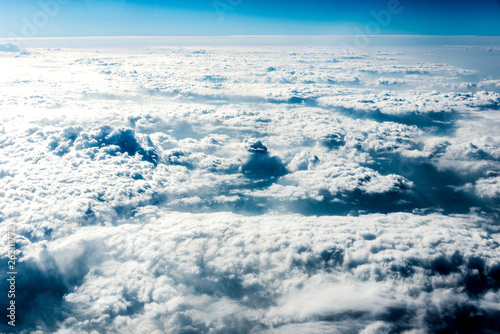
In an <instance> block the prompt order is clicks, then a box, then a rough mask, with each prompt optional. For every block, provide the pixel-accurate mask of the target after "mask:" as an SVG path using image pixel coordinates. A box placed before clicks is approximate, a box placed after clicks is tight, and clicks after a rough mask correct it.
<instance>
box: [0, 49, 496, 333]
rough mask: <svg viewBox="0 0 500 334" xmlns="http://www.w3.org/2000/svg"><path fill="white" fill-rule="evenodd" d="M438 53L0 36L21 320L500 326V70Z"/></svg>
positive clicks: (32, 323)
mask: <svg viewBox="0 0 500 334" xmlns="http://www.w3.org/2000/svg"><path fill="white" fill-rule="evenodd" d="M441 49H442V50H444V51H450V50H452V51H453V52H454V53H455V54H459V55H461V54H462V55H464V57H465V56H466V55H467V54H468V53H467V52H470V50H474V52H476V53H477V54H483V53H484V54H488V55H491V54H492V52H493V53H494V54H496V57H497V59H500V58H499V57H498V55H499V52H500V49H498V48H494V47H493V48H483V47H478V46H476V47H475V46H464V47H457V46H453V47H451V46H450V47H441ZM441 49H440V47H437V46H436V47H434V48H433V49H430V51H429V50H427V52H423V51H422V50H421V49H418V48H417V47H413V48H412V47H406V48H403V47H400V48H394V47H392V48H389V47H388V48H384V47H381V46H380V47H379V46H377V47H371V48H364V49H356V48H341V47H320V46H318V47H298V46H295V47H285V46H279V47H278V46H275V47H272V46H266V47H257V46H255V47H251V48H250V47H244V46H238V47H236V46H235V47H227V46H218V47H215V46H214V47H203V48H202V47H194V46H186V47H180V46H176V47H174V46H171V47H135V48H115V49H104V48H103V49H99V50H95V49H88V48H87V49H83V48H80V49H77V48H68V49H47V48H28V49H26V50H23V49H20V48H18V47H17V46H15V45H10V44H2V45H0V73H2V76H1V77H0V82H1V84H0V106H1V107H0V108H1V113H0V118H1V123H0V153H1V154H0V185H1V187H0V222H1V224H0V232H1V233H2V235H6V233H7V228H8V226H10V225H11V224H14V225H15V226H16V227H17V234H18V236H17V249H18V250H19V263H18V268H17V271H18V276H17V282H16V283H17V285H16V287H17V296H16V303H17V307H18V308H17V325H16V329H17V330H18V332H19V333H37V334H40V333H58V334H63V333H65V334H66V333H68V334H72V333H210V334H214V333H358V332H360V333H415V334H416V333H495V332H498V330H499V328H500V291H499V288H500V251H499V243H500V234H499V228H498V226H499V225H498V224H499V223H500V219H499V214H500V212H499V204H500V117H499V106H500V85H499V82H500V77H498V76H496V74H495V73H493V72H492V73H486V72H481V71H480V70H478V69H475V68H468V67H466V66H458V65H453V63H451V62H450V63H443V62H442V61H441V60H439V59H437V58H436V59H435V60H433V59H434V58H433V57H435V56H433V53H439V52H441V51H442V50H441ZM444 51H443V52H444ZM497 64H498V63H497ZM492 66H493V67H494V65H492ZM7 256H8V249H7V248H6V247H4V248H2V259H3V260H2V261H4V263H5V264H6V263H7ZM6 275H7V273H6V271H5V270H2V271H1V280H2V282H4V283H2V284H3V285H2V287H5V288H4V290H5V291H7V287H6V286H5V282H6V278H7V276H6ZM1 293H2V295H3V294H4V292H3V291H2V292H1ZM6 300H7V299H5V298H4V299H1V303H3V304H1V307H2V310H3V312H4V313H2V315H5V312H6V311H5V309H6V307H7V306H6V305H7V304H5V302H6ZM4 318H5V316H4ZM5 325H6V322H5V321H3V322H2V324H1V326H5ZM0 329H1V330H2V331H7V330H10V329H9V328H8V327H1V328H0Z"/></svg>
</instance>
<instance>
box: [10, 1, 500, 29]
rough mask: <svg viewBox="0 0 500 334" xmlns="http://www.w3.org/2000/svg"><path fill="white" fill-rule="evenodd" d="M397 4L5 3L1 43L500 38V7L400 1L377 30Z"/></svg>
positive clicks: (499, 4)
mask: <svg viewBox="0 0 500 334" xmlns="http://www.w3.org/2000/svg"><path fill="white" fill-rule="evenodd" d="M54 1H57V0H42V1H41V2H42V3H48V2H54ZM60 1H62V0H60ZM64 1H68V0H64ZM391 1H396V0H389V1H387V0H386V1H378V0H376V1H367V0H353V1H345V0H344V1H332V0H329V1H327V0H308V1H296V0H286V1H285V0H275V1H264V0H215V1H214V0H187V1H171V0H170V1H160V0H149V1H136V0H128V1H125V0H104V1H100V0H85V1H81V0H73V1H68V2H67V3H66V4H61V5H59V8H58V13H57V14H55V15H51V16H50V17H49V19H48V20H45V21H44V20H43V19H44V17H43V10H42V8H41V5H40V2H39V1H33V0H25V1H22V2H14V1H9V2H8V1H5V0H0V3H1V7H0V8H1V10H0V37H9V35H11V34H15V35H22V36H23V35H26V32H28V33H29V34H33V35H34V36H33V37H69V36H186V35H192V36H204V35H212V36H214V35H283V34H285V35H352V34H359V33H360V32H362V33H367V34H370V33H374V34H412V35H488V36H499V35H500V23H499V19H500V0H486V1H469V0H455V1H428V0H412V1H409V0H400V1H399V3H400V4H399V8H400V10H399V11H398V13H394V14H391V15H390V22H386V21H379V22H377V21H376V20H375V18H374V16H373V15H372V14H373V13H374V12H375V13H380V11H385V10H387V7H388V5H389V4H390V3H391ZM40 13H42V14H40ZM386 13H387V12H386ZM37 15H38V16H37ZM40 15H41V16H40ZM36 18H38V19H39V21H37V20H36ZM385 18H386V17H384V20H385ZM30 24H33V26H30ZM30 27H31V28H33V27H34V28H35V29H31V30H30V29H29V28H30ZM370 29H371V30H370ZM24 37H28V36H24Z"/></svg>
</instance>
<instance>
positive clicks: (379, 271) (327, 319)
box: [24, 206, 500, 333]
mask: <svg viewBox="0 0 500 334" xmlns="http://www.w3.org/2000/svg"><path fill="white" fill-rule="evenodd" d="M481 223H484V222H482V221H481V220H480V219H478V218H474V217H472V216H462V217H445V216H441V215H429V216H414V215H410V214H391V215H387V216H386V215H373V216H363V217H355V218H349V217H322V218H317V217H311V218H306V217H303V216H298V215H295V216H289V215H284V216H269V215H263V216H258V217H244V216H238V215H234V214H229V213H213V214H198V215H194V214H190V213H175V212H174V213H166V212H163V211H161V210H158V208H157V207H154V206H149V207H144V208H142V209H140V210H138V211H137V214H136V215H135V217H134V218H132V219H127V220H118V221H115V222H114V224H107V225H105V226H92V227H82V228H80V229H79V230H78V231H77V232H75V233H73V234H71V235H68V236H66V237H63V238H60V239H58V240H54V241H50V242H43V244H42V245H40V244H38V245H36V244H30V245H29V246H27V247H26V248H25V251H24V252H25V256H24V261H25V262H26V263H29V264H32V265H33V266H36V267H37V268H39V275H41V276H43V277H46V276H48V278H45V279H51V280H54V281H58V280H64V279H65V278H67V277H68V276H69V275H71V274H73V273H75V272H80V275H81V277H78V278H77V279H75V281H76V282H78V283H77V284H75V283H73V284H68V286H65V287H64V288H65V292H66V293H65V295H64V297H63V300H62V301H60V303H61V304H60V305H59V306H58V307H59V310H57V311H58V312H61V313H62V314H61V315H60V316H61V318H62V319H63V320H62V321H61V323H60V324H58V325H59V326H60V328H59V329H58V330H57V331H56V332H57V333H72V332H82V333H83V332H88V333H90V332H92V331H93V330H96V331H97V332H122V333H171V332H172V333H175V332H184V331H194V332H202V333H212V332H221V333H226V332H228V333H229V332H287V331H288V332H301V331H302V330H306V331H309V332H318V331H321V330H322V329H323V330H327V331H329V332H345V331H360V330H362V329H364V330H365V331H369V330H370V328H373V327H377V326H382V325H383V327H387V328H389V329H391V330H395V331H399V332H408V333H409V332H419V331H436V330H439V329H444V328H450V329H452V328H455V329H459V328H460V326H462V323H461V322H465V323H467V322H468V321H471V320H473V321H472V322H470V323H469V324H468V325H467V326H472V327H471V328H474V329H475V328H478V327H477V324H476V325H475V322H477V321H479V322H480V323H481V324H486V326H494V325H495V324H496V325H498V318H497V319H496V320H495V318H494V317H495V316H497V315H498V313H499V311H500V310H499V309H498V304H497V303H498V300H499V298H500V295H499V293H498V290H496V288H498V281H496V279H498V274H499V270H500V263H499V262H498V253H497V250H496V248H497V246H498V241H499V239H498V234H497V235H495V237H494V238H495V239H492V236H491V235H488V234H487V233H486V232H484V231H483V230H482V229H481V228H480V225H481ZM49 263H51V264H52V267H48V264H49ZM82 267H85V268H87V270H88V271H84V272H82V270H81V268H82ZM495 275H496V276H495ZM495 282H496V283H495ZM495 284H496V285H495ZM471 297H473V298H471ZM463 310H467V311H465V312H469V311H470V312H471V314H461V313H460V312H462V311H463ZM52 311H54V310H47V312H52ZM38 312H41V313H43V311H38ZM455 316H457V317H458V318H454V317H455ZM349 319H351V321H349ZM352 319H356V321H354V322H353V321H352ZM488 322H491V325H488ZM46 325H47V326H50V325H51V324H46ZM52 325H54V324H52ZM474 326H476V327H474ZM42 328H43V326H42ZM485 328H486V327H485ZM489 328H490V329H491V330H492V329H494V327H489ZM460 329H461V330H463V328H460Z"/></svg>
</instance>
